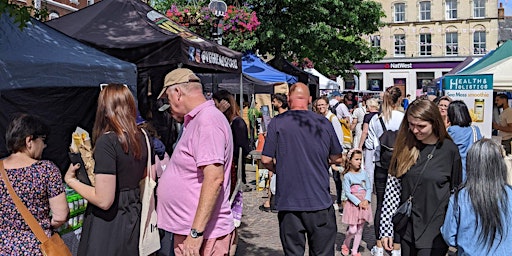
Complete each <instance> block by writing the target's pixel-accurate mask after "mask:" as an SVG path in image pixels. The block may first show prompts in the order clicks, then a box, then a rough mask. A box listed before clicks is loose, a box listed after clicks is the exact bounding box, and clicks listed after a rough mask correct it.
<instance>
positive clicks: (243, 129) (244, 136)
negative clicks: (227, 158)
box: [231, 116, 250, 163]
mask: <svg viewBox="0 0 512 256" xmlns="http://www.w3.org/2000/svg"><path fill="white" fill-rule="evenodd" d="M231 133H232V134H233V145H234V147H233V160H235V161H236V162H237V163H238V161H237V160H238V154H239V151H240V149H239V148H240V147H242V158H243V157H245V156H247V155H248V154H249V151H250V150H249V132H248V130H247V124H246V123H245V121H244V119H242V118H241V117H239V116H237V117H235V118H234V119H233V121H232V122H231Z"/></svg>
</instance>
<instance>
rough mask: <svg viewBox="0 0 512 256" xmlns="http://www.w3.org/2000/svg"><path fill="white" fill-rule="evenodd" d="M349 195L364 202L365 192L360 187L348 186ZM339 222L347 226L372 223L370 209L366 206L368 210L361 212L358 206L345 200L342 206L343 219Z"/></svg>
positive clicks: (369, 206)
mask: <svg viewBox="0 0 512 256" xmlns="http://www.w3.org/2000/svg"><path fill="white" fill-rule="evenodd" d="M350 193H352V195H354V196H355V197H357V198H358V199H359V200H361V201H364V200H365V198H364V197H365V195H366V190H364V188H363V187H361V186H360V185H352V186H350ZM341 222H343V223H345V224H348V225H357V224H363V223H365V222H368V223H372V222H373V217H372V207H371V205H370V204H368V208H367V209H366V210H363V209H361V208H359V206H357V205H355V204H354V203H352V201H350V200H347V202H346V203H345V205H344V206H343V217H342V218H341Z"/></svg>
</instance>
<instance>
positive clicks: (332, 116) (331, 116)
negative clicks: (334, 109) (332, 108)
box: [329, 113, 336, 123]
mask: <svg viewBox="0 0 512 256" xmlns="http://www.w3.org/2000/svg"><path fill="white" fill-rule="evenodd" d="M335 116H336V115H335V114H332V113H331V115H330V116H329V122H331V123H332V119H333V118H334V117H335Z"/></svg>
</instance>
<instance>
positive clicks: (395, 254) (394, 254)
mask: <svg viewBox="0 0 512 256" xmlns="http://www.w3.org/2000/svg"><path fill="white" fill-rule="evenodd" d="M391 256H402V250H401V249H398V250H392V251H391Z"/></svg>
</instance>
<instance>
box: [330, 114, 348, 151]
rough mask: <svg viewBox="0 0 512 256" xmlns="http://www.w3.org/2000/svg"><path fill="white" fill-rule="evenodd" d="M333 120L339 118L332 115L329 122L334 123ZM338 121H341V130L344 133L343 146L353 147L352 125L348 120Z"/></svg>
mask: <svg viewBox="0 0 512 256" xmlns="http://www.w3.org/2000/svg"><path fill="white" fill-rule="evenodd" d="M333 118H338V117H337V116H336V114H334V115H331V116H330V117H329V122H331V123H332V119H333ZM338 121H340V124H341V130H342V131H343V145H350V146H352V131H351V130H350V125H349V124H348V122H347V120H345V119H341V120H338ZM343 145H342V146H343Z"/></svg>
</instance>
